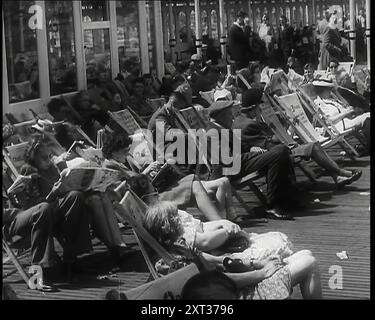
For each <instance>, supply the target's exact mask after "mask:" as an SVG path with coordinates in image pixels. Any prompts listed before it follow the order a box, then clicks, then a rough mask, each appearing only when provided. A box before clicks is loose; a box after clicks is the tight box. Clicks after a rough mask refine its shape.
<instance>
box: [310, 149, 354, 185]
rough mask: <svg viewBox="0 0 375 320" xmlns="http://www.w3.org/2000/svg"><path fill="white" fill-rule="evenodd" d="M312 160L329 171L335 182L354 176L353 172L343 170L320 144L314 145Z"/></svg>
mask: <svg viewBox="0 0 375 320" xmlns="http://www.w3.org/2000/svg"><path fill="white" fill-rule="evenodd" d="M311 159H313V160H314V161H315V162H316V163H317V164H318V165H319V166H321V167H322V168H324V169H325V170H327V171H328V173H329V174H330V175H331V176H332V178H333V180H334V181H335V182H339V180H340V179H342V177H346V178H348V177H350V176H351V175H352V172H351V171H349V170H345V169H341V168H340V167H339V166H338V165H337V163H336V162H335V161H333V160H332V159H331V158H330V157H329V156H328V154H327V153H326V152H325V151H324V150H323V149H322V147H321V146H320V145H318V144H314V147H313V149H312V152H311Z"/></svg>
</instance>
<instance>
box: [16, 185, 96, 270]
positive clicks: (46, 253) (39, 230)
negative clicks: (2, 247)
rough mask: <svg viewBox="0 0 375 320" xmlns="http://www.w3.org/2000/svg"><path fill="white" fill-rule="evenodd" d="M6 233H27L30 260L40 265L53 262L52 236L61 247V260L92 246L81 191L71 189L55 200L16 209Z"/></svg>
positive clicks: (22, 234)
mask: <svg viewBox="0 0 375 320" xmlns="http://www.w3.org/2000/svg"><path fill="white" fill-rule="evenodd" d="M9 236H10V237H12V238H14V237H16V236H18V237H20V238H24V239H27V237H29V236H31V238H30V240H31V262H32V264H38V265H41V266H42V267H44V268H48V267H51V266H52V265H53V264H54V262H55V261H54V257H55V252H54V240H53V236H57V237H58V239H59V240H60V242H61V245H62V246H63V249H64V253H63V260H64V262H66V263H71V262H73V261H74V260H75V258H76V256H77V255H78V254H82V253H87V252H89V251H90V250H91V249H92V246H91V238H90V230H89V218H88V215H87V212H86V210H85V206H84V197H83V195H82V193H81V192H78V191H71V192H69V193H68V194H67V195H65V196H64V197H63V198H61V199H59V200H58V201H56V202H53V203H45V202H44V203H40V204H38V205H36V206H34V207H31V208H30V209H27V210H25V211H20V212H19V213H18V214H17V215H16V217H15V218H14V220H13V221H12V222H11V224H10V227H9Z"/></svg>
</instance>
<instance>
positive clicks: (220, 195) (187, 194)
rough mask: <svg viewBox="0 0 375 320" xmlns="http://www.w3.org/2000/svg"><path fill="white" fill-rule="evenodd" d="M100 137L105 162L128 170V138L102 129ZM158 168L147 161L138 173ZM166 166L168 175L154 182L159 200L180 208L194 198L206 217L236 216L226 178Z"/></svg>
mask: <svg viewBox="0 0 375 320" xmlns="http://www.w3.org/2000/svg"><path fill="white" fill-rule="evenodd" d="M103 140H104V146H103V155H104V157H105V158H106V159H110V160H111V161H107V163H106V166H107V167H108V168H112V169H118V170H125V171H127V170H128V171H129V170H130V169H128V165H129V164H128V159H127V157H128V155H129V149H130V144H131V139H129V138H126V137H124V136H123V135H121V134H119V133H116V132H113V133H110V132H108V131H106V133H105V136H104V139H103ZM160 169H161V164H159V163H158V162H157V161H155V162H152V163H150V164H148V165H147V166H146V167H145V168H144V170H143V171H142V173H143V174H144V175H149V174H150V173H152V172H158V171H159V170H160ZM165 169H167V168H165ZM169 169H171V170H169V171H168V178H164V179H162V181H161V183H160V184H158V186H157V190H158V197H159V200H170V201H174V202H175V203H176V204H177V205H178V206H179V207H180V208H186V206H188V205H189V204H191V202H194V201H195V202H196V205H197V207H198V208H199V210H200V211H201V212H202V214H203V215H204V216H205V217H206V218H207V219H208V220H218V219H222V218H224V217H228V218H229V219H233V220H235V219H236V212H235V210H234V209H233V204H232V191H231V186H230V184H229V180H228V179H227V178H225V177H222V178H219V179H216V180H211V181H200V180H199V179H198V178H197V177H196V175H194V174H187V175H183V174H181V173H180V172H179V171H178V170H175V169H173V168H172V167H170V168H169ZM138 176H140V175H138ZM144 178H146V176H144ZM147 181H148V179H147V178H146V182H147ZM149 187H152V186H151V184H150V186H149ZM154 191H155V190H154V189H153V188H152V191H150V192H149V191H146V192H145V193H151V192H154ZM209 193H214V194H215V198H216V205H214V204H213V203H212V202H211V199H210V197H209ZM141 196H143V195H141Z"/></svg>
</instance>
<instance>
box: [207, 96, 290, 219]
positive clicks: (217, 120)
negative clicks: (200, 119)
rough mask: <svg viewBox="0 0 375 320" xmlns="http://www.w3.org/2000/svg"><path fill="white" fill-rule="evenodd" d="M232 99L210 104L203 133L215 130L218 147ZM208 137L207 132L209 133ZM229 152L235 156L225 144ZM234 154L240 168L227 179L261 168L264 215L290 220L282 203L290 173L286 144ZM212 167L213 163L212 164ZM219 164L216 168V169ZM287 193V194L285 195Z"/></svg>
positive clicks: (229, 118)
mask: <svg viewBox="0 0 375 320" xmlns="http://www.w3.org/2000/svg"><path fill="white" fill-rule="evenodd" d="M232 105H233V101H232V102H230V101H217V102H214V103H213V104H212V105H211V106H210V111H209V114H210V118H211V124H210V125H209V126H208V127H207V132H209V131H210V130H217V131H218V137H219V141H218V142H216V143H217V144H216V145H217V146H218V147H219V146H221V140H222V138H223V136H222V134H223V132H224V131H222V129H228V128H231V127H232V122H233V115H232V109H231V106H232ZM233 134H234V133H233V131H232V129H229V135H230V137H229V141H230V142H231V141H233V139H231V137H233ZM210 136H211V134H210ZM211 143H212V142H211ZM228 147H229V148H230V153H231V154H232V156H236V155H235V154H234V152H232V151H233V149H234V148H233V146H232V145H229V146H228ZM237 156H239V157H241V159H240V161H241V169H240V172H239V173H238V174H235V175H232V176H229V177H228V178H230V179H231V180H237V179H239V178H242V177H244V176H246V175H248V174H250V173H252V172H256V171H262V172H265V173H266V179H267V196H266V198H267V208H266V215H267V216H268V217H269V218H272V219H280V220H287V219H291V216H290V215H289V214H287V213H286V212H285V209H284V206H283V205H284V204H285V202H286V199H288V197H289V195H290V194H291V193H290V190H291V189H292V188H289V187H291V185H292V183H291V181H290V175H294V173H293V172H292V171H291V170H292V169H293V167H292V165H291V162H290V158H289V149H288V147H286V146H284V145H282V144H280V145H277V146H275V147H273V148H271V149H270V150H268V151H264V152H263V151H262V152H258V151H257V150H254V149H253V150H252V149H250V150H242V151H241V154H238V155H237ZM220 166H221V164H220V165H216V167H215V168H214V171H216V172H215V173H216V174H220V172H219V171H220ZM213 167H214V165H213ZM218 167H219V168H218ZM288 192H289V194H288Z"/></svg>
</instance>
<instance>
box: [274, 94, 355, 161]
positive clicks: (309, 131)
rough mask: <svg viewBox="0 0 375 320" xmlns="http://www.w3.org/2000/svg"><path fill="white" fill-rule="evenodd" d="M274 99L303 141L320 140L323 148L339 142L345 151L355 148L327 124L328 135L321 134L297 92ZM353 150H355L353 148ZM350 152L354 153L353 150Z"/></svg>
mask: <svg viewBox="0 0 375 320" xmlns="http://www.w3.org/2000/svg"><path fill="white" fill-rule="evenodd" d="M274 99H275V100H276V101H277V103H278V105H279V106H280V109H281V110H280V111H281V112H282V113H284V115H285V116H286V118H287V119H288V122H289V124H290V125H291V127H292V128H293V129H294V131H295V132H296V134H297V135H298V136H299V138H300V139H301V140H302V141H303V142H305V143H307V142H319V143H320V145H321V146H322V147H323V148H329V147H330V146H332V145H335V144H339V145H340V146H341V148H342V149H343V150H344V151H345V152H348V150H351V149H353V147H351V146H350V144H349V143H348V142H347V141H346V140H345V138H344V136H340V135H335V134H333V133H332V131H331V130H330V129H329V128H328V126H327V125H325V124H324V127H323V128H324V129H325V130H326V132H327V134H328V137H327V136H323V135H322V134H320V133H319V132H318V131H317V130H316V129H315V128H314V126H313V125H312V123H311V122H310V120H309V118H308V117H307V115H306V113H305V110H304V108H303V106H302V104H301V101H300V100H299V98H298V95H297V93H292V94H289V95H285V96H280V97H278V96H276V95H275V96H274ZM353 151H355V150H354V149H353ZM349 152H350V151H349ZM349 154H350V155H352V153H351V152H350V153H349Z"/></svg>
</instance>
